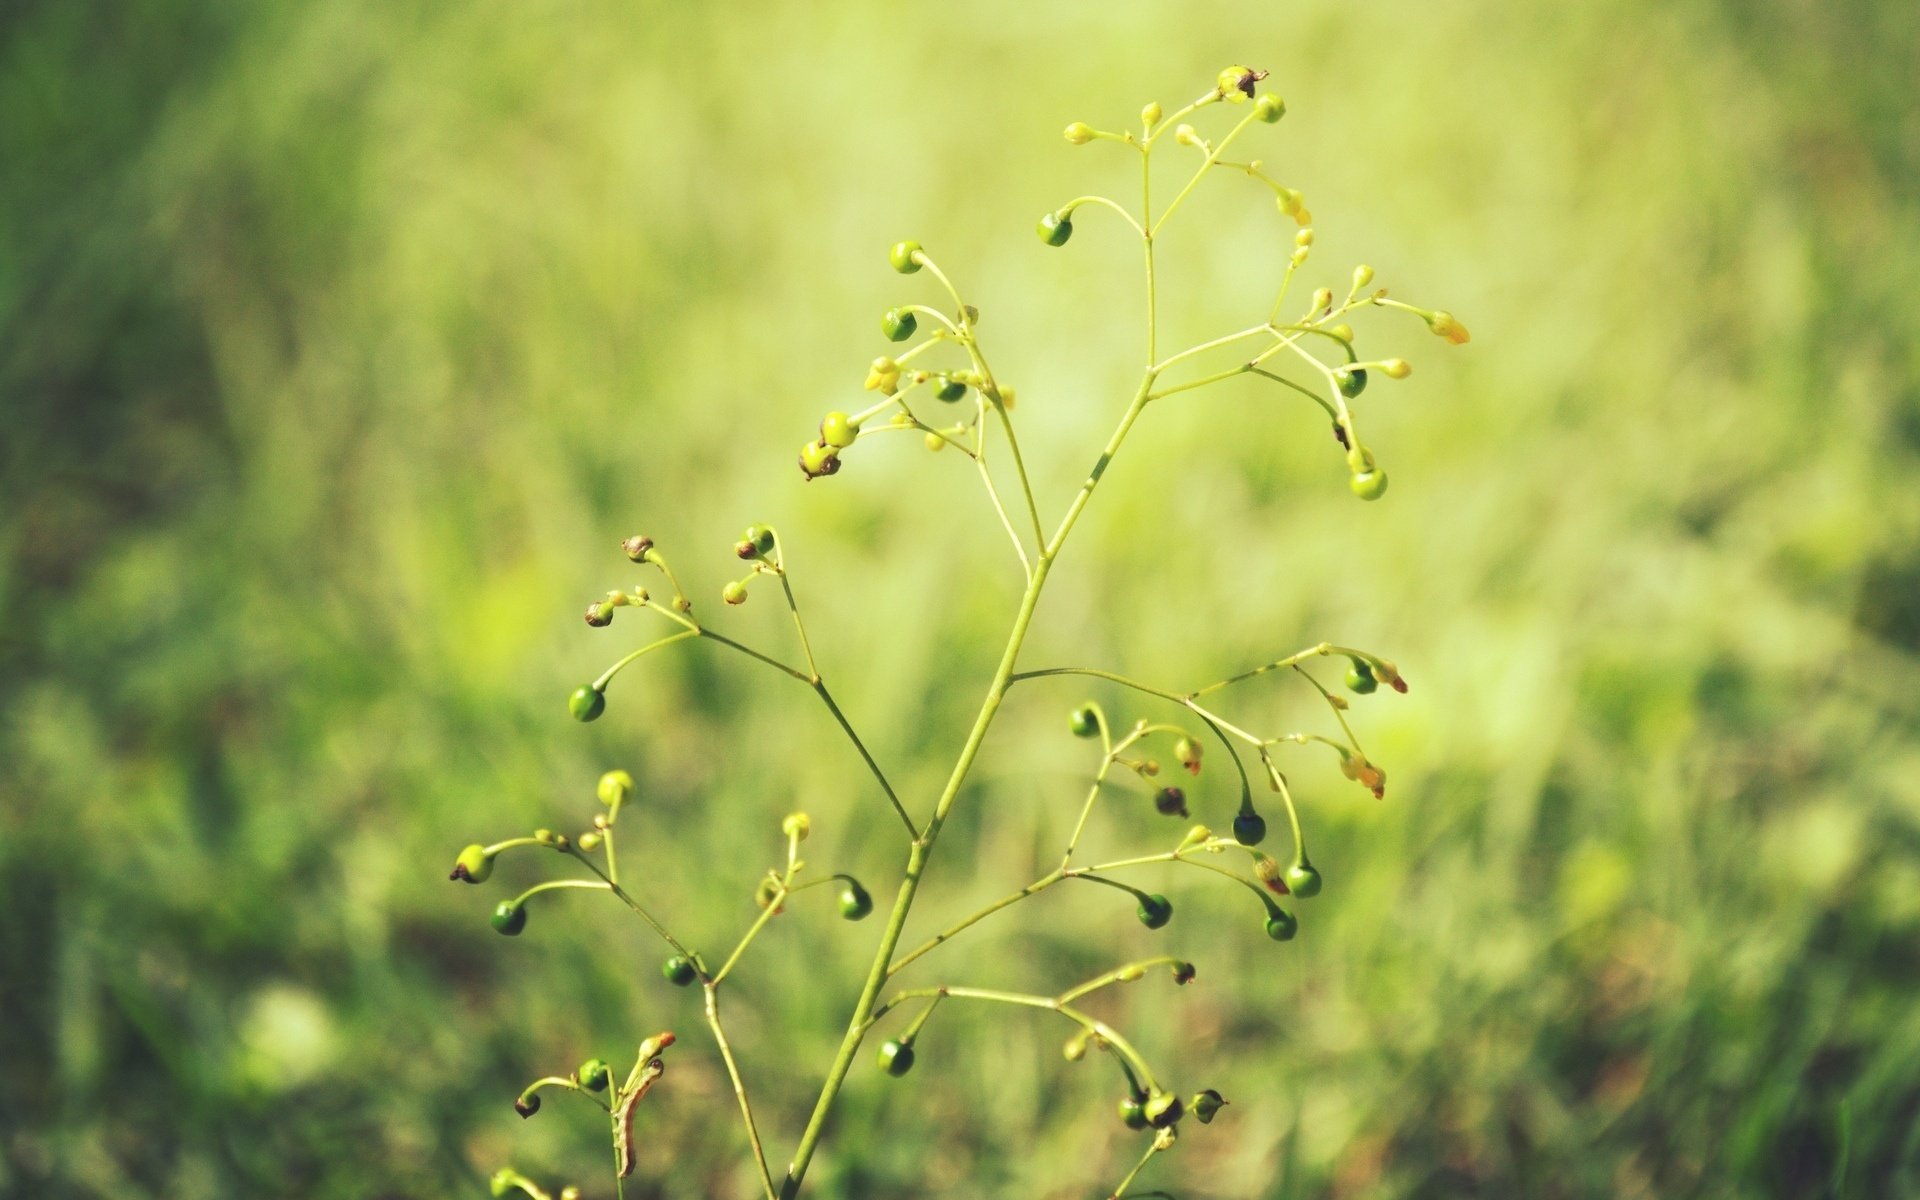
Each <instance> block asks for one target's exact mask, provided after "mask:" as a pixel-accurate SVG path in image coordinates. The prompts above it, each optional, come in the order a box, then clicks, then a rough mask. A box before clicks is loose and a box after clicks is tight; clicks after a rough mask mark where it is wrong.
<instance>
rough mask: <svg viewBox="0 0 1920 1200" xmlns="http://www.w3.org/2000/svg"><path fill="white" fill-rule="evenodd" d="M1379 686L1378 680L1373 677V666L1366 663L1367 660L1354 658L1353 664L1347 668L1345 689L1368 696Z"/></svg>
mask: <svg viewBox="0 0 1920 1200" xmlns="http://www.w3.org/2000/svg"><path fill="white" fill-rule="evenodd" d="M1379 686H1380V681H1379V680H1378V679H1375V678H1374V677H1373V668H1372V667H1370V666H1368V665H1367V660H1366V659H1364V658H1356V659H1354V660H1353V665H1352V666H1350V667H1348V668H1347V690H1348V691H1350V692H1357V693H1359V694H1360V695H1362V696H1370V695H1372V694H1373V693H1374V691H1375V690H1376V689H1377V688H1379Z"/></svg>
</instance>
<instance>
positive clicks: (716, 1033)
mask: <svg viewBox="0 0 1920 1200" xmlns="http://www.w3.org/2000/svg"><path fill="white" fill-rule="evenodd" d="M729 965H731V964H729ZM721 973H722V974H725V969H724V968H723V969H722V972H721ZM719 984H720V980H719V978H718V977H717V976H716V977H715V978H714V979H713V980H711V981H710V982H708V984H707V985H706V991H707V1006H706V1007H707V1028H708V1029H709V1030H711V1031H712V1033H713V1041H714V1044H715V1045H717V1046H718V1047H719V1048H720V1059H721V1061H722V1062H724V1063H726V1065H727V1078H729V1079H730V1080H732V1081H733V1094H734V1097H735V1099H737V1100H739V1102H740V1119H741V1121H743V1122H744V1123H745V1124H746V1127H747V1142H748V1143H749V1144H750V1145H751V1146H752V1147H753V1162H754V1165H755V1166H756V1167H758V1168H759V1170H760V1185H761V1187H763V1188H764V1189H765V1190H766V1195H767V1200H775V1197H776V1193H775V1191H774V1186H773V1170H772V1168H770V1167H769V1166H767V1151H766V1148H765V1147H764V1146H762V1145H761V1143H760V1127H759V1125H758V1124H756V1123H755V1121H754V1119H753V1104H752V1102H751V1101H749V1100H748V1099H747V1083H746V1080H745V1079H743V1078H741V1075H740V1064H739V1063H737V1062H735V1061H734V1058H733V1046H732V1044H731V1043H729V1042H728V1041H727V1031H726V1029H725V1028H724V1027H723V1026H722V1025H721V1024H720V997H719V991H718V988H719Z"/></svg>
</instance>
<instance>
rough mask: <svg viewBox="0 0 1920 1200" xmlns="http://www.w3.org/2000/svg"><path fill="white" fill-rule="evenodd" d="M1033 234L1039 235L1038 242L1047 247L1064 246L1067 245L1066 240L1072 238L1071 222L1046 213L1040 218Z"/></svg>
mask: <svg viewBox="0 0 1920 1200" xmlns="http://www.w3.org/2000/svg"><path fill="white" fill-rule="evenodd" d="M1035 232H1036V233H1038V234H1039V235H1040V240H1041V241H1043V242H1045V243H1046V244H1047V245H1049V246H1064V245H1066V244H1067V239H1068V238H1070V237H1072V236H1073V220H1072V218H1070V217H1063V216H1061V215H1060V214H1059V213H1048V214H1047V215H1046V216H1044V217H1041V218H1040V224H1039V225H1038V226H1037V227H1036V228H1035Z"/></svg>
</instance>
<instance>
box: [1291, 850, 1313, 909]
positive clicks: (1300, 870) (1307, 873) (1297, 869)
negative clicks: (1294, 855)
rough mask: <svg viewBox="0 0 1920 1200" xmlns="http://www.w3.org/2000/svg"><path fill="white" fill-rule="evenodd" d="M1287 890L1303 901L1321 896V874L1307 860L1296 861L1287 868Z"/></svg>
mask: <svg viewBox="0 0 1920 1200" xmlns="http://www.w3.org/2000/svg"><path fill="white" fill-rule="evenodd" d="M1287 888H1288V890H1289V891H1291V892H1292V893H1293V894H1294V895H1296V896H1298V897H1300V898H1301V899H1303V900H1304V899H1306V898H1307V897H1309V896H1318V895H1319V894H1320V872H1319V871H1317V870H1315V869H1314V865H1313V864H1312V863H1310V862H1308V861H1307V860H1306V859H1304V858H1301V859H1296V860H1294V864H1293V865H1292V866H1290V867H1288V868H1287Z"/></svg>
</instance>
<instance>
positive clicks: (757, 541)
mask: <svg viewBox="0 0 1920 1200" xmlns="http://www.w3.org/2000/svg"><path fill="white" fill-rule="evenodd" d="M742 540H743V541H745V542H746V543H747V544H748V545H749V546H752V547H753V552H754V554H756V555H762V556H764V555H768V554H772V553H773V548H774V546H775V544H776V543H775V542H774V537H773V530H771V529H768V528H767V527H766V526H765V525H749V526H747V532H746V534H745V535H744V537H743V538H742Z"/></svg>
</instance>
